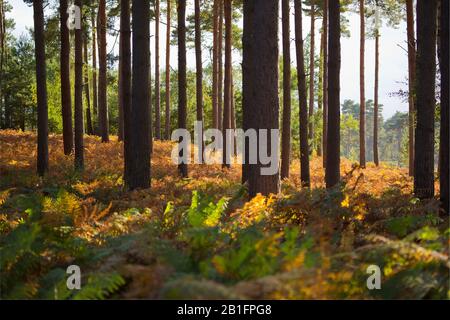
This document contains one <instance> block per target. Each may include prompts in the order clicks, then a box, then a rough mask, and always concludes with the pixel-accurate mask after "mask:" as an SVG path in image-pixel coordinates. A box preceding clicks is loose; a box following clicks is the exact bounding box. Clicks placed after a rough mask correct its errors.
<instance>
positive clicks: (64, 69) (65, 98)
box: [59, 0, 73, 155]
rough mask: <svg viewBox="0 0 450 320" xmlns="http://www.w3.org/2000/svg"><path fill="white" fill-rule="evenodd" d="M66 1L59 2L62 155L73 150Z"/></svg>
mask: <svg viewBox="0 0 450 320" xmlns="http://www.w3.org/2000/svg"><path fill="white" fill-rule="evenodd" d="M67 7H68V6H67V0H60V2H59V17H60V28H61V34H60V37H61V56H60V68H61V69H60V75H61V113H62V124H63V144H64V154H65V155H69V154H71V153H72V150H73V129H72V98H71V93H70V35H69V28H67V20H68V19H69V15H68V14H67Z"/></svg>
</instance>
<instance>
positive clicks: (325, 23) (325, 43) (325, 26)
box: [322, 0, 328, 168]
mask: <svg viewBox="0 0 450 320" xmlns="http://www.w3.org/2000/svg"><path fill="white" fill-rule="evenodd" d="M323 33H324V37H323V87H322V90H323V117H322V122H323V123H322V127H323V129H322V130H323V132H322V145H323V146H322V149H323V150H322V151H323V162H322V165H323V167H324V168H325V167H326V163H327V144H328V143H327V142H328V138H327V131H328V0H324V8H323Z"/></svg>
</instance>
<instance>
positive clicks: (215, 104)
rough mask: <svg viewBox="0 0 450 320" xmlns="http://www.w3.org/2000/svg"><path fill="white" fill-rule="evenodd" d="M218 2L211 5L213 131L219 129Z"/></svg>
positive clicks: (215, 1) (217, 0) (216, 0)
mask: <svg viewBox="0 0 450 320" xmlns="http://www.w3.org/2000/svg"><path fill="white" fill-rule="evenodd" d="M218 19H219V0H214V5H213V61H212V64H213V71H212V72H213V74H212V76H213V79H212V127H213V128H214V129H218V128H219V124H218V122H219V115H218V111H217V109H218V97H217V95H218V92H217V91H218V83H217V82H218V79H219V74H218V60H219V58H218V42H219V40H218V28H219V26H218V23H219V20H218Z"/></svg>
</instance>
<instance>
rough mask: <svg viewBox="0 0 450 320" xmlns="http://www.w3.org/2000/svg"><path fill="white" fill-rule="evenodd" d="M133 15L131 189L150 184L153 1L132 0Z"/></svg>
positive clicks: (145, 187)
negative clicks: (151, 4) (151, 14)
mask: <svg viewBox="0 0 450 320" xmlns="http://www.w3.org/2000/svg"><path fill="white" fill-rule="evenodd" d="M132 17H133V19H132V27H133V30H134V32H133V34H132V41H133V42H132V46H133V49H132V52H133V57H132V59H133V61H132V70H133V76H132V89H131V94H132V95H131V126H132V128H131V146H130V147H131V152H132V157H133V161H132V165H131V167H130V168H129V172H128V178H129V184H128V187H129V189H130V190H134V189H138V188H141V189H147V188H150V176H151V175H150V139H151V124H150V115H151V113H150V108H149V106H150V90H149V88H150V3H149V2H148V1H140V0H133V2H132Z"/></svg>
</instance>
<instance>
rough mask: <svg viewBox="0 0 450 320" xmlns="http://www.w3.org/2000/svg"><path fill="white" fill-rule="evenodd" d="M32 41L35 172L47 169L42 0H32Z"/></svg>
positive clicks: (45, 82)
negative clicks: (35, 121) (35, 99)
mask: <svg viewBox="0 0 450 320" xmlns="http://www.w3.org/2000/svg"><path fill="white" fill-rule="evenodd" d="M33 14H34V41H35V58H36V88H37V110H38V111H37V113H38V114H37V127H38V130H37V132H38V133H37V135H38V137H37V173H38V175H39V176H44V174H45V173H46V172H47V171H48V105H47V70H46V61H45V35H44V8H43V1H42V0H35V1H33Z"/></svg>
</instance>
